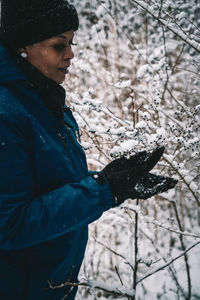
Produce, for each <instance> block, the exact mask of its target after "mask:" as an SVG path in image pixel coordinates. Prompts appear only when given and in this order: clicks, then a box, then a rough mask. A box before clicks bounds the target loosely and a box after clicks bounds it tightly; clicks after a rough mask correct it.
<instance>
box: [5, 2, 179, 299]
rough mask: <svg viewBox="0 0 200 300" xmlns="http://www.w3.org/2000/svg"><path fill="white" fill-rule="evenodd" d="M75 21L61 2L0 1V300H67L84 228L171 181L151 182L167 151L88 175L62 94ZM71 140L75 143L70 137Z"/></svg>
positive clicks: (69, 8) (72, 293)
mask: <svg viewBox="0 0 200 300" xmlns="http://www.w3.org/2000/svg"><path fill="white" fill-rule="evenodd" d="M78 26H79V20H78V15H77V12H76V9H75V8H74V6H73V5H71V4H69V3H68V2H67V1H66V0H59V1H58V0H31V1H26V0H12V1H7V0H2V1H1V27H0V39H1V43H0V299H2V300H22V299H25V300H33V299H34V300H35V299H37V300H40V299H41V300H47V299H49V300H50V299H62V298H63V297H64V296H65V297H66V298H65V299H74V298H75V294H76V288H72V287H70V285H67V284H65V285H64V287H63V288H60V289H52V288H50V285H49V282H52V285H53V286H57V285H60V284H62V283H66V282H77V276H78V272H79V269H80V266H81V263H82V260H83V257H84V252H85V247H86V243H87V240H88V224H89V223H91V222H93V221H95V220H97V219H98V218H99V217H100V216H101V215H102V213H103V212H104V211H106V210H108V209H110V208H112V207H116V206H118V205H120V204H121V203H122V202H123V201H124V200H125V199H127V198H132V199H134V198H137V197H139V198H142V199H147V198H149V197H151V196H153V195H155V194H157V193H159V192H162V191H166V190H168V189H169V188H172V187H174V186H175V184H176V181H175V180H173V179H171V178H168V177H162V176H158V175H154V174H152V173H150V171H151V169H152V168H153V166H154V165H155V164H156V163H157V161H158V160H159V159H160V157H161V155H162V154H163V151H164V149H163V148H162V147H160V148H157V149H156V150H155V151H152V152H151V153H147V152H146V151H143V152H140V153H138V154H136V155H134V156H133V157H131V158H130V159H126V158H123V157H122V158H119V159H116V160H114V161H112V162H111V163H110V164H108V165H107V166H106V167H105V168H104V169H103V170H102V171H101V172H92V171H89V170H88V167H87V162H86V157H85V153H84V151H83V149H82V147H81V145H80V143H79V138H80V136H79V129H78V125H77V123H76V121H75V119H74V117H73V114H72V111H71V109H70V108H69V107H67V106H66V105H65V90H64V89H63V87H61V86H60V83H62V82H63V81H64V79H65V75H66V73H68V68H69V66H70V61H71V59H73V56H74V54H73V51H72V49H71V45H73V36H74V31H76V30H77V29H78ZM77 136H79V137H78V138H77Z"/></svg>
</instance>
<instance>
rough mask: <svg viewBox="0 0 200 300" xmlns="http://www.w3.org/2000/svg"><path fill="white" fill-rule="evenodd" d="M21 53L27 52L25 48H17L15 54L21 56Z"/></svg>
mask: <svg viewBox="0 0 200 300" xmlns="http://www.w3.org/2000/svg"><path fill="white" fill-rule="evenodd" d="M23 52H27V51H26V48H25V47H24V48H19V49H18V50H17V53H18V54H21V53H23Z"/></svg>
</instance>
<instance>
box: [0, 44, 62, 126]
mask: <svg viewBox="0 0 200 300" xmlns="http://www.w3.org/2000/svg"><path fill="white" fill-rule="evenodd" d="M15 61H16V62H15ZM17 80H23V81H26V82H28V83H29V85H30V86H31V87H32V88H33V90H34V91H35V92H36V93H37V94H38V95H39V96H40V98H41V99H42V100H43V102H44V103H45V105H46V106H47V108H48V109H49V110H50V111H51V113H52V114H54V115H55V116H56V117H58V119H59V120H60V122H61V124H63V122H64V104H65V90H64V88H63V87H62V86H61V85H59V84H58V83H56V82H54V81H53V80H51V79H48V78H47V77H45V76H44V75H43V74H42V73H41V72H40V71H39V70H37V69H36V68H35V67H33V66H32V65H31V64H30V63H29V62H28V61H26V60H24V59H22V58H17V57H16V58H14V57H13V58H12V57H11V56H10V54H9V52H8V51H7V49H6V48H5V47H4V46H3V45H2V44H1V43H0V84H5V83H8V82H11V81H17Z"/></svg>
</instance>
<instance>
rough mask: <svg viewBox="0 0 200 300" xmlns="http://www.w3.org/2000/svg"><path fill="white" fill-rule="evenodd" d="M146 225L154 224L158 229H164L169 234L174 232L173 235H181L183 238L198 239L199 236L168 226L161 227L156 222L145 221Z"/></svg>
mask: <svg viewBox="0 0 200 300" xmlns="http://www.w3.org/2000/svg"><path fill="white" fill-rule="evenodd" d="M147 223H151V224H154V225H156V226H158V227H160V228H163V229H166V230H168V231H171V232H174V233H177V234H181V235H185V236H190V237H193V238H195V239H200V235H198V234H193V233H190V232H186V231H181V230H177V229H175V228H172V227H169V226H164V225H162V224H161V223H159V222H157V221H147Z"/></svg>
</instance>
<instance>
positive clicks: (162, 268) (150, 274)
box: [137, 241, 200, 284]
mask: <svg viewBox="0 0 200 300" xmlns="http://www.w3.org/2000/svg"><path fill="white" fill-rule="evenodd" d="M198 244H200V241H199V242H196V243H194V244H193V245H192V246H190V247H189V248H187V249H186V250H185V251H184V252H182V253H181V254H180V255H178V256H177V257H175V258H173V259H172V260H170V261H169V262H167V263H165V264H164V265H162V266H161V267H159V268H156V269H154V270H152V271H151V272H150V273H148V274H147V275H145V276H144V277H142V278H141V279H140V280H138V282H137V284H138V283H140V282H142V281H143V280H144V279H146V278H148V277H150V276H152V275H154V274H156V273H157V272H159V271H162V270H164V269H165V268H166V267H168V266H169V265H171V264H172V263H173V262H174V261H176V260H177V259H179V258H180V257H182V256H184V255H185V253H187V252H188V251H190V250H191V249H192V248H194V247H196V246H197V245H198Z"/></svg>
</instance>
